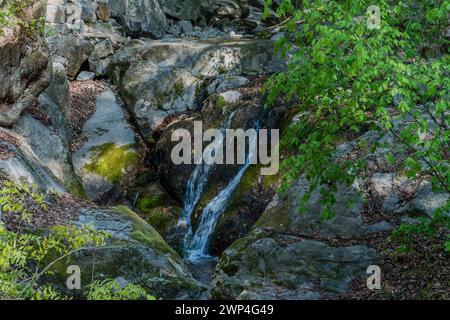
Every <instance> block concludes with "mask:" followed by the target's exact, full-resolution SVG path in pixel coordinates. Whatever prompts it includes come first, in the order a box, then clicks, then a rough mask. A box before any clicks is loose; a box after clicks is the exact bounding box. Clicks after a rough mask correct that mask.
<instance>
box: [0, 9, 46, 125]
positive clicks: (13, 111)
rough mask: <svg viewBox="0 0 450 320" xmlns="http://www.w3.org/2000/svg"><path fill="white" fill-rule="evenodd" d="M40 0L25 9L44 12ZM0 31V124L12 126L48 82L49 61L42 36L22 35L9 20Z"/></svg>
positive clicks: (35, 14) (36, 13)
mask: <svg viewBox="0 0 450 320" xmlns="http://www.w3.org/2000/svg"><path fill="white" fill-rule="evenodd" d="M43 4H44V2H43V1H38V2H36V4H35V5H34V6H31V7H30V9H28V11H27V12H26V14H27V15H29V16H30V17H34V18H39V17H41V16H43V15H44V11H43V10H45V6H43ZM10 23H11V25H12V26H11V27H8V28H4V30H3V33H2V34H1V35H0V70H1V72H0V126H12V125H13V124H15V123H16V122H17V121H18V120H19V117H20V114H21V113H22V111H23V110H25V109H26V108H28V107H30V106H31V105H32V104H33V102H34V100H35V99H36V98H37V96H38V95H39V94H40V93H41V92H42V91H44V90H45V88H46V87H47V86H48V84H49V82H50V77H51V68H52V63H51V61H50V57H49V56H50V54H49V50H48V48H47V46H46V45H45V40H44V39H43V38H42V37H40V36H38V35H25V32H23V31H22V30H21V28H20V27H18V26H15V25H14V21H10Z"/></svg>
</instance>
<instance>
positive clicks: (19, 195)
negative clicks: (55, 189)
mask: <svg viewBox="0 0 450 320" xmlns="http://www.w3.org/2000/svg"><path fill="white" fill-rule="evenodd" d="M29 200H31V201H33V202H34V203H35V205H36V206H38V207H40V208H42V209H43V210H45V209H46V208H47V205H46V203H45V201H44V197H43V195H42V194H39V193H37V192H35V191H34V190H33V188H32V187H30V186H29V185H27V184H20V185H18V184H15V183H13V182H11V181H7V180H2V181H1V189H0V209H1V211H2V212H3V213H6V212H13V213H16V214H20V215H21V219H22V220H23V221H29V219H30V213H29V212H28V210H27V209H26V202H27V201H29Z"/></svg>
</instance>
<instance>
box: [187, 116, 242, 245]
mask: <svg viewBox="0 0 450 320" xmlns="http://www.w3.org/2000/svg"><path fill="white" fill-rule="evenodd" d="M235 113H236V111H233V112H232V113H230V115H229V116H228V119H227V121H226V122H225V125H224V126H223V127H222V128H221V131H222V133H224V132H225V130H226V129H228V128H229V127H230V125H231V121H232V120H233V117H234V115H235ZM223 142H224V141H223V140H221V141H215V142H214V143H217V144H218V145H222V144H223ZM212 167H213V165H208V164H205V163H203V162H202V163H201V164H197V165H196V166H195V168H194V171H193V172H192V174H191V176H190V178H189V181H188V183H187V188H186V194H185V195H184V208H183V214H182V218H181V220H180V221H178V225H182V224H184V225H186V227H187V228H188V232H187V234H186V236H185V243H184V247H185V248H186V241H187V239H188V238H190V237H191V236H192V227H191V215H192V213H193V212H194V210H195V207H196V206H197V203H198V201H199V200H200V197H201V195H202V193H203V190H204V188H205V185H206V183H207V182H208V176H209V172H210V171H211V168H212Z"/></svg>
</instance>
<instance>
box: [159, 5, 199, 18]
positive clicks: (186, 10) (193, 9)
mask: <svg viewBox="0 0 450 320" xmlns="http://www.w3.org/2000/svg"><path fill="white" fill-rule="evenodd" d="M160 2H161V5H162V7H163V9H164V12H165V13H166V14H167V15H169V16H171V17H174V18H177V19H180V20H191V21H197V20H198V19H199V18H200V15H201V9H202V6H201V4H202V3H201V2H202V0H161V1H160Z"/></svg>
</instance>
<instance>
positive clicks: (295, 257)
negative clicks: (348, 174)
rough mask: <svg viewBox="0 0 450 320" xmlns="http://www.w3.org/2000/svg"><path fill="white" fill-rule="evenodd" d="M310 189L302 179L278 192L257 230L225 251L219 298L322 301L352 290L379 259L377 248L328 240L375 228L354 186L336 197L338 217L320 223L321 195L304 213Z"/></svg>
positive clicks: (217, 283) (216, 284)
mask: <svg viewBox="0 0 450 320" xmlns="http://www.w3.org/2000/svg"><path fill="white" fill-rule="evenodd" d="M307 187H308V184H307V183H306V181H304V180H302V179H300V180H299V181H298V182H297V183H296V184H295V185H294V186H293V187H291V188H290V189H289V190H288V191H287V192H286V193H285V194H284V196H282V197H278V196H276V197H275V199H274V200H273V202H272V203H271V204H269V206H268V208H267V209H266V212H265V213H264V214H263V215H262V216H261V218H260V219H259V220H258V222H257V223H256V226H255V227H254V229H253V230H252V231H251V233H250V234H249V235H248V236H246V237H244V238H242V239H239V240H238V241H236V242H235V243H234V244H232V245H231V246H230V247H229V248H228V249H227V250H225V252H224V254H223V255H222V257H221V259H220V261H219V265H218V267H217V269H216V275H215V279H214V281H213V297H215V298H219V299H224V298H232V299H319V298H321V297H322V296H323V295H324V294H326V295H333V294H339V293H344V292H347V291H348V290H349V288H348V285H349V283H350V281H351V280H352V279H354V278H359V277H360V276H361V275H363V274H364V273H365V272H366V269H367V267H368V266H369V265H371V264H375V263H376V261H377V253H376V251H375V250H374V249H372V248H369V247H367V246H363V245H357V246H341V247H335V246H330V245H328V244H327V243H326V241H327V239H333V238H350V237H353V236H358V235H361V234H366V233H370V232H371V231H372V230H374V228H370V226H365V225H363V223H362V221H361V209H362V202H361V201H360V200H359V201H358V200H357V197H358V195H357V193H356V191H355V190H354V188H349V189H345V188H343V189H342V191H340V192H339V195H338V196H337V197H336V198H337V199H338V202H337V203H336V205H335V208H334V209H335V210H336V212H337V217H336V218H335V219H333V220H331V221H327V222H324V223H320V221H319V216H320V210H321V206H320V204H319V202H318V194H316V195H313V197H312V198H311V200H310V201H309V202H308V204H307V211H306V213H305V214H300V213H299V212H298V209H297V208H298V206H299V203H300V199H301V197H302V196H303V194H304V192H305V191H306V188H307ZM349 200H354V201H356V204H355V205H354V206H353V208H351V209H349V208H348V206H347V205H346V203H347V202H348V201H349ZM376 230H377V231H381V230H379V228H378V229H376ZM299 235H301V236H302V237H305V238H306V239H309V238H313V237H315V238H317V239H319V240H306V239H304V238H299ZM322 239H323V240H322Z"/></svg>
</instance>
